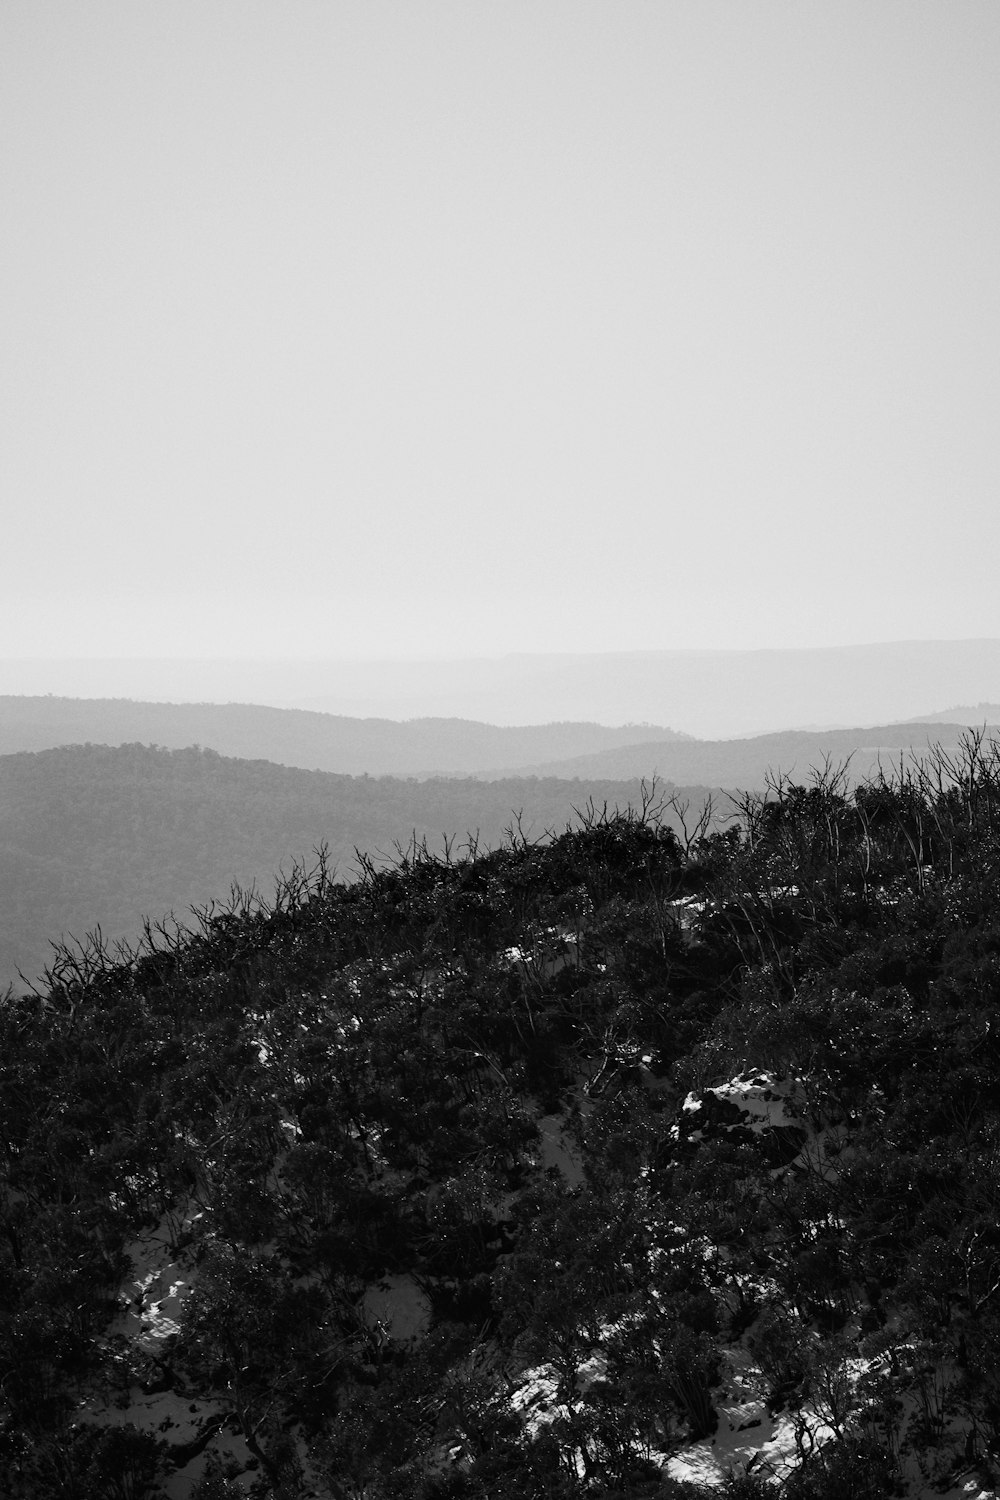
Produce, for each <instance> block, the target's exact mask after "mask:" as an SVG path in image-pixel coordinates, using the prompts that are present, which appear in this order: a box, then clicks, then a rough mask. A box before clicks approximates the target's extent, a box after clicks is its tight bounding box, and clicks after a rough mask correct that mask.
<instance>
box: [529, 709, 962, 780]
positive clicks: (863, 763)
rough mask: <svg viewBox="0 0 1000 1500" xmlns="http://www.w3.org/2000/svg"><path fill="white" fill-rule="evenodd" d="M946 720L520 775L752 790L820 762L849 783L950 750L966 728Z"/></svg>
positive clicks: (630, 752)
mask: <svg viewBox="0 0 1000 1500" xmlns="http://www.w3.org/2000/svg"><path fill="white" fill-rule="evenodd" d="M982 724H983V720H982V719H978V720H977V719H975V718H970V719H969V720H968V721H967V723H966V725H963V724H960V723H951V722H943V721H942V722H936V721H935V722H933V723H923V722H921V721H916V720H915V721H913V722H912V723H906V724H876V725H867V726H860V727H858V728H856V729H822V730H820V729H810V730H804V729H803V730H785V731H782V732H781V733H780V734H759V735H754V736H753V737H751V738H750V739H739V740H694V739H686V740H678V741H675V742H673V743H669V744H668V743H666V742H662V743H656V742H653V741H649V742H647V743H644V744H632V745H620V746H616V747H614V748H611V749H602V750H597V751H594V752H592V753H588V754H586V755H576V756H572V757H570V758H569V759H563V760H557V761H542V762H538V763H536V764H532V765H528V766H525V767H524V768H523V774H524V775H527V776H578V777H581V778H586V777H590V776H603V777H609V778H612V779H619V778H620V779H628V778H631V777H642V776H646V777H649V776H654V775H656V776H661V777H663V778H664V779H665V780H668V781H676V782H682V783H683V782H689V781H690V782H695V781H697V782H702V783H707V784H708V785H709V786H724V787H729V788H735V787H742V788H743V789H744V790H745V791H749V790H753V791H756V790H759V789H760V788H761V787H763V785H764V783H765V781H766V780H767V778H768V776H769V775H775V774H778V775H781V774H783V775H785V776H789V777H792V778H793V779H794V780H796V781H805V780H807V779H808V777H809V774H810V772H811V771H812V770H813V769H815V768H816V767H818V766H821V765H823V763H824V761H826V760H832V761H835V762H843V763H845V764H846V765H847V767H848V774H849V776H850V778H851V780H852V781H864V780H866V779H867V778H868V777H870V776H873V775H878V773H879V769H880V767H884V768H885V769H886V771H890V770H891V768H892V766H893V764H898V763H899V759H900V756H902V757H903V759H904V760H910V759H912V757H913V756H917V757H920V756H925V755H927V754H928V753H929V752H930V751H931V750H932V749H933V748H934V746H936V745H944V746H946V747H947V748H949V749H953V748H954V747H955V746H956V745H957V744H958V743H959V741H960V740H961V739H962V737H963V736H964V735H965V733H966V732H967V729H968V728H971V727H975V726H982Z"/></svg>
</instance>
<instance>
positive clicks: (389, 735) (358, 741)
mask: <svg viewBox="0 0 1000 1500" xmlns="http://www.w3.org/2000/svg"><path fill="white" fill-rule="evenodd" d="M683 738H684V736H683V735H681V734H680V733H678V731H676V730H673V729H667V728H662V727H660V726H659V725H653V724H630V725H624V726H622V727H620V728H609V727H607V726H606V725H603V724H594V723H553V724H538V725H525V726H515V727H507V726H499V725H495V724H483V723H479V722H477V721H475V720H471V719H435V718H424V719H411V720H404V721H399V720H395V719H353V718H348V717H346V716H344V715H335V714H327V713H317V712H311V711H309V710H306V709H298V708H272V707H268V706H264V705H261V704H253V703H226V704H220V703H145V702H141V701H136V700H134V699H130V698H59V697H49V696H45V697H25V696H7V697H0V755H3V754H14V753H16V752H17V751H21V750H50V749H54V748H55V747H56V746H58V745H75V744H87V743H94V744H111V745H126V744H136V743H140V744H157V745H164V746H165V747H166V748H168V749H172V750H181V749H184V748H185V747H186V746H188V745H193V744H200V745H208V746H210V747H211V748H212V749H213V750H217V751H218V752H219V754H220V755H231V756H235V757H236V758H238V759H241V760H270V761H274V762H276V763H277V764H279V765H286V766H297V767H299V768H300V769H302V770H306V771H313V770H316V771H332V772H335V773H337V774H338V775H346V776H361V775H365V774H367V775H370V776H393V775H395V776H414V775H425V776H426V775H477V774H480V773H483V772H487V771H490V772H492V771H493V770H495V768H497V767H500V774H505V773H506V772H508V771H514V770H516V768H517V767H518V766H519V765H521V764H523V763H524V762H525V761H538V760H555V759H562V758H564V757H566V756H574V755H582V754H588V753H593V752H595V751H598V750H605V749H614V748H616V747H618V746H621V745H627V744H633V743H635V742H637V741H642V742H654V743H658V742H659V741H661V740H675V739H676V740H680V739H683Z"/></svg>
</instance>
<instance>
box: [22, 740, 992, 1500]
mask: <svg viewBox="0 0 1000 1500" xmlns="http://www.w3.org/2000/svg"><path fill="white" fill-rule="evenodd" d="M953 769H954V771H955V772H956V774H955V775H952V774H951V773H950V771H949V770H948V767H947V766H946V765H945V764H944V763H943V762H941V761H940V760H939V761H937V762H936V763H932V764H931V765H930V766H928V767H927V768H926V773H925V774H921V773H917V772H906V773H904V774H902V775H900V776H898V777H896V778H894V779H893V778H889V779H886V778H881V779H879V780H877V781H875V782H872V783H869V784H866V785H864V786H860V787H854V788H848V787H847V785H846V783H845V781H844V779H843V777H842V776H839V775H837V774H836V773H835V772H834V773H830V774H828V775H827V776H826V777H825V778H820V779H819V780H818V781H817V782H816V783H815V784H813V785H812V786H810V787H802V786H795V785H788V784H781V785H780V786H779V787H778V788H777V790H776V791H773V792H772V793H771V794H770V795H769V796H763V797H762V796H754V795H748V796H746V797H745V798H744V799H743V800H742V815H741V821H740V823H739V825H738V826H733V827H731V828H729V829H727V830H721V831H717V832H715V833H708V834H706V835H705V836H704V837H700V838H698V837H696V838H694V840H693V841H690V842H689V843H688V844H687V845H686V846H685V844H683V843H682V842H681V841H680V840H679V839H678V837H677V835H676V834H675V833H674V831H673V830H672V829H670V828H669V827H666V826H664V824H663V822H662V820H661V818H660V816H659V813H658V809H657V807H656V806H655V805H651V804H650V803H649V802H648V801H640V802H639V803H638V804H637V805H636V806H634V807H633V808H631V809H628V810H625V811H623V812H620V813H618V814H609V813H605V812H602V811H598V810H592V811H591V812H589V813H587V814H586V815H585V816H584V817H583V818H582V819H580V820H578V821H577V823H576V824H575V825H574V826H573V827H572V828H570V829H568V830H566V831H565V832H564V833H560V834H559V835H557V836H556V837H554V838H550V839H548V840H546V841H544V842H543V843H541V844H536V843H535V842H533V841H532V840H530V839H526V838H524V837H519V836H518V835H517V833H516V831H515V832H514V833H513V836H512V838H511V839H510V840H508V841H507V842H506V844H505V845H504V846H503V847H502V848H499V849H496V850H493V851H490V852H488V853H482V854H478V853H475V852H474V851H469V852H468V853H467V854H466V855H459V854H456V853H455V851H451V853H441V854H438V855H433V854H431V853H429V852H425V851H422V850H420V849H414V850H412V851H411V852H410V853H409V854H406V855H404V856H403V857H401V858H400V859H399V860H398V861H397V863H396V864H395V865H394V866H392V867H389V868H384V869H376V868H374V867H373V866H371V865H365V866H363V867H362V869H361V870H360V871H359V877H358V879H357V880H355V881H354V882H352V883H349V884H346V885H338V884H335V883H333V882H332V881H331V879H330V875H329V871H328V870H327V869H326V868H325V867H324V865H323V864H322V862H320V863H319V864H318V865H317V867H316V868H315V869H313V870H311V871H310V870H306V869H304V868H299V869H296V870H293V871H291V872H290V873H289V874H288V876H287V877H286V878H285V879H284V880H283V881H281V882H280V883H279V885H278V887H277V889H276V891H275V893H274V895H273V897H269V898H267V899H259V898H258V899H252V898H250V897H245V896H240V895H239V894H236V895H234V897H233V900H232V901H231V902H230V903H229V904H228V905H227V906H224V907H216V908H214V909H213V910H211V911H208V912H205V913H203V914H202V917H201V919H200V920H199V921H198V922H197V923H196V924H195V926H194V928H193V930H191V931H188V932H184V931H177V930H174V929H169V928H168V929H165V930H160V931H157V930H155V929H151V931H150V932H149V934H148V936H147V939H146V940H145V941H144V942H142V943H140V944H139V945H138V946H137V948H136V949H135V951H133V952H132V953H130V954H118V955H114V954H109V953H108V952H107V951H106V950H104V949H102V948H101V946H100V945H99V944H96V943H95V944H92V945H90V947H89V948H87V949H85V950H83V951H80V950H72V951H71V950H63V951H62V952H60V953H59V954H57V956H56V960H55V962H54V963H53V965H52V968H51V970H50V973H49V974H48V976H47V978H46V980H45V982H44V983H43V984H42V985H40V986H39V989H38V991H37V993H36V994H35V995H33V996H27V997H22V998H21V999H14V998H12V997H8V999H7V1000H6V1001H5V1002H4V1003H3V1005H2V1006H0V1059H2V1065H0V1150H2V1151H3V1155H4V1181H5V1184H6V1193H5V1196H4V1198H3V1200H2V1202H0V1215H2V1219H0V1274H2V1276H3V1284H4V1287H5V1298H4V1302H3V1304H2V1307H0V1368H2V1369H3V1371H4V1372H5V1374H4V1379H3V1381H2V1383H0V1491H2V1492H3V1493H4V1494H5V1495H9V1496H10V1497H11V1500H43V1497H44V1500H48V1497H51V1496H60V1497H69V1496H76V1495H88V1496H89V1495H105V1494H116V1495H118V1494H125V1495H128V1496H129V1497H135V1500H137V1497H139V1496H143V1497H149V1500H153V1497H156V1496H159V1497H168V1500H235V1497H236V1496H237V1495H245V1494H254V1495H257V1496H258V1497H261V1500H263V1497H276V1500H278V1497H280V1500H305V1497H307V1496H314V1497H324V1500H344V1497H347V1496H351V1497H357V1496H362V1495H363V1496H365V1497H368V1500H390V1497H393V1500H396V1497H402V1496H406V1497H410V1496H413V1497H417V1500H445V1497H448V1500H534V1497H538V1496H545V1497H551V1500H570V1497H572V1500H584V1497H602V1500H605V1497H611V1496H628V1497H648V1500H653V1497H657V1500H695V1497H699V1500H700V1497H705V1496H711V1495H723V1496H728V1497H730V1500H768V1497H770V1500H776V1497H778V1496H780V1497H781V1500H846V1497H851V1500H875V1497H880V1496H890V1495H897V1496H898V1495H907V1496H910V1497H917V1496H919V1497H926V1500H930V1497H931V1496H933V1495H947V1496H948V1497H950V1500H959V1497H960V1496H971V1495H976V1496H979V1497H980V1500H985V1497H989V1496H994V1495H995V1494H996V1481H995V1477H994V1475H995V1471H996V1468H997V1466H998V1464H1000V1425H998V1400H997V1374H996V1372H997V1369H998V1366H1000V1298H998V1295H997V1289H998V1286H1000V1232H998V1229H997V1224H998V1219H1000V1201H998V1196H997V1194H998V1188H997V1184H998V1180H1000V1176H998V1171H997V1164H998V1161H1000V1123H998V1122H1000V1088H998V1083H997V1079H998V1077H1000V1050H998V1049H1000V1009H998V1007H1000V978H998V972H1000V971H998V964H997V954H998V952H1000V926H998V918H997V913H998V911H1000V751H998V749H997V747H996V746H995V745H991V744H986V743H984V742H982V741H980V740H979V739H977V738H972V739H967V740H966V741H965V742H964V744H963V746H962V747H961V749H960V758H959V762H958V764H957V765H956V766H955V767H954V768H953Z"/></svg>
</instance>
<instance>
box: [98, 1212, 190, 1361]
mask: <svg viewBox="0 0 1000 1500" xmlns="http://www.w3.org/2000/svg"><path fill="white" fill-rule="evenodd" d="M200 1218H201V1214H200V1213H192V1214H188V1215H187V1216H186V1217H185V1218H183V1219H182V1220H181V1221H180V1223H179V1224H178V1223H177V1221H176V1220H173V1221H171V1219H170V1217H169V1216H167V1215H164V1217H163V1218H162V1219H161V1220H160V1222H159V1224H157V1226H156V1228H155V1229H152V1230H150V1231H149V1233H148V1234H145V1235H143V1236H141V1237H140V1238H139V1239H136V1240H133V1241H132V1242H131V1243H130V1244H128V1245H126V1246H125V1252H126V1254H127V1255H128V1256H129V1257H130V1259H131V1261H132V1265H133V1267H134V1271H133V1274H132V1276H130V1277H127V1278H126V1280H125V1282H124V1283H123V1285H122V1287H121V1289H120V1291H119V1303H120V1305H121V1311H120V1313H119V1316H118V1318H117V1319H116V1320H115V1323H114V1325H113V1326H112V1329H111V1332H112V1333H120V1334H124V1335H125V1337H126V1338H127V1339H129V1340H130V1341H131V1342H134V1343H137V1344H139V1346H140V1347H141V1348H142V1349H144V1350H145V1351H146V1353H147V1354H156V1353H157V1351H158V1349H160V1348H162V1341H163V1340H164V1339H166V1338H169V1337H170V1335H171V1334H174V1333H178V1332H179V1331H180V1322H179V1319H180V1316H181V1312H182V1309H183V1306H184V1300H185V1298H186V1297H187V1295H188V1293H189V1292H190V1290H191V1287H192V1286H193V1285H194V1283H195V1281H196V1280H197V1276H198V1272H197V1269H196V1268H194V1267H192V1266H190V1265H188V1264H186V1263H185V1261H184V1260H183V1258H182V1257H181V1256H180V1255H179V1254H178V1252H177V1250H176V1248H175V1246H176V1239H177V1236H178V1233H183V1232H184V1231H185V1230H190V1228H191V1227H192V1225H193V1224H194V1223H195V1222H196V1221H197V1220H198V1219H200Z"/></svg>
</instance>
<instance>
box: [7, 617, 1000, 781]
mask: <svg viewBox="0 0 1000 1500" xmlns="http://www.w3.org/2000/svg"><path fill="white" fill-rule="evenodd" d="M791 628H792V627H791V626H790V630H791ZM48 692H52V693H59V694H63V695H68V696H73V697H81V696H83V697H88V698H105V697H106V698H111V697H126V698H135V699H143V700H158V701H167V702H177V703H179V702H188V703H190V702H192V701H208V702H213V703H228V702H234V701H238V702H241V703H266V704H270V705H272V706H274V707H278V708H301V709H310V710H322V711H323V712H326V713H331V714H338V715H350V716H357V717H376V718H385V719H393V720H409V719H414V718H417V717H420V716H424V715H432V716H434V717H437V718H461V719H472V720H475V721H477V722H479V723H487V724H505V725H517V724H522V725H523V724H536V725H537V724H547V723H550V722H552V721H553V720H555V721H565V722H571V723H578V722H583V721H589V720H596V721H597V722H598V723H599V724H608V725H621V724H626V725H627V724H634V723H642V722H647V723H652V724H671V725H674V724H676V725H680V726H682V727H683V728H684V729H686V730H688V731H690V732H691V733H694V734H697V735H698V736H699V737H701V738H705V739H710V738H720V737H722V736H732V735H740V736H744V737H745V736H747V735H752V734H767V733H770V732H771V731H773V730H777V729H787V728H789V727H791V726H794V725H807V724H820V725H836V724H848V725H850V724H878V723H882V724H885V723H889V722H892V721H893V720H898V719H907V718H910V719H912V718H914V717H915V716H916V715H917V714H920V713H922V712H923V711H924V710H926V709H928V708H935V709H938V708H940V707H941V706H942V705H943V704H949V703H977V702H979V701H981V700H983V701H986V700H989V701H995V700H996V698H997V695H998V693H1000V640H996V639H994V640H989V639H987V640H982V639H981V640H929V641H927V640H924V641H883V642H871V643H868V644H862V645H850V646H822V647H821V646H815V647H810V646H801V647H796V648H794V649H743V650H718V649H715V650H709V649H705V650H656V649H653V650H644V651H617V652H596V653H595V652H590V653H586V652H583V653H581V652H576V653H573V652H562V653H552V652H548V653H545V652H534V653H529V652H520V653H517V654H509V655H504V656H496V657H479V658H463V657H456V658H453V659H450V660H449V659H439V660H430V659H425V660H399V659H397V660H359V659H355V660H344V659H322V660H321V659H306V658H299V659H288V660H283V661H278V660H270V661H266V660H250V659H235V658H230V659H225V660H223V659H207V658H206V659H200V660H192V659H185V660H163V659H160V660H157V659H145V660H143V659H138V658H135V659H126V658H121V659H118V660H103V661H99V660H98V661H93V660H80V659H77V660H62V661H51V660H40V659H36V660H2V659H0V693H11V694H38V693H48ZM137 737H138V738H143V737H144V736H142V735H140V736H137ZM649 737H650V736H647V738H649ZM592 748H594V749H596V748H598V747H597V746H594V747H592ZM557 753H570V752H557ZM579 753H582V750H581V751H580V752H579ZM543 758H545V757H544V756H543V755H540V754H539V755H531V756H526V757H525V760H531V759H534V760H542V759H543ZM503 759H504V757H502V756H499V755H497V756H494V757H493V761H494V764H498V765H499V764H501V763H502V762H503Z"/></svg>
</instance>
